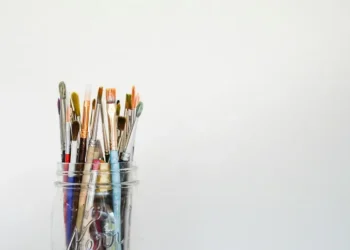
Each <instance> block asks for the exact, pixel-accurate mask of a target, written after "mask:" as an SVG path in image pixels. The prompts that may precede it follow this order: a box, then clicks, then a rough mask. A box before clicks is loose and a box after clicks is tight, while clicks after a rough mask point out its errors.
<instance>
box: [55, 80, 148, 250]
mask: <svg viewBox="0 0 350 250" xmlns="http://www.w3.org/2000/svg"><path fill="white" fill-rule="evenodd" d="M103 95H105V98H103ZM103 99H105V102H104V101H103ZM80 104H81V103H80V99H79V95H78V93H76V92H72V93H71V94H70V93H69V92H67V88H66V85H65V83H64V82H60V83H59V98H58V105H57V106H58V114H59V121H60V138H61V160H62V162H63V168H64V169H63V170H64V171H66V172H67V173H68V174H67V175H64V176H65V177H64V179H63V181H64V182H65V183H68V184H72V185H79V184H88V186H89V187H91V186H94V185H95V184H96V182H98V180H99V177H97V174H96V171H98V170H101V171H102V170H103V171H106V169H102V166H104V167H103V168H105V166H106V165H108V168H107V170H108V171H109V172H110V176H111V178H112V180H111V181H112V183H120V182H121V181H122V180H121V176H120V168H121V167H120V166H121V165H123V164H121V163H127V162H130V163H132V162H133V159H134V149H135V138H136V129H137V123H138V120H139V118H140V116H141V114H142V110H143V103H142V102H141V101H140V97H139V94H138V93H136V90H135V87H134V86H133V87H132V91H131V94H126V97H125V106H124V113H123V115H121V114H122V112H121V107H122V105H121V103H120V101H119V100H117V93H116V89H115V88H107V89H105V90H104V89H103V87H99V88H98V91H97V96H96V99H93V101H92V102H91V85H87V86H86V90H85V96H84V101H83V105H82V108H80V107H81V106H80ZM99 124H100V125H101V127H102V128H99ZM99 132H102V138H98V134H99ZM101 141H103V143H102V142H101ZM102 163H108V164H102ZM100 166H101V169H100ZM123 166H124V165H123ZM95 170H96V171H95ZM89 171H91V174H89V175H75V174H74V173H77V172H81V173H85V172H89ZM95 191H96V189H91V188H80V190H79V192H77V191H76V190H74V191H73V189H68V191H66V192H65V193H64V220H65V230H66V245H67V249H68V250H72V249H74V250H75V249H85V245H84V244H86V242H89V240H90V239H89V238H90V236H89V234H87V233H85V234H84V233H83V231H84V230H85V229H86V227H87V226H88V223H89V214H88V213H89V211H90V208H91V207H92V206H93V204H92V203H93V201H94V197H95V196H96V195H97V194H96V193H95ZM111 193H112V200H113V201H112V204H111V209H112V210H113V213H114V231H115V232H114V235H115V237H116V239H115V243H114V245H113V247H112V248H111V249H116V250H123V249H125V248H123V247H122V246H121V241H122V237H123V235H122V234H123V233H122V228H121V227H122V226H121V224H122V222H121V221H122V216H123V214H121V206H122V203H123V202H124V203H127V202H128V201H123V197H122V193H121V187H120V185H119V187H118V185H116V186H113V188H112V190H111ZM73 239H75V240H73ZM77 239H78V240H77ZM75 241H77V242H78V243H74V242H75ZM74 244H75V246H74ZM80 244H81V245H80ZM91 249H92V248H91ZM101 249H102V248H101ZM108 249H110V248H108Z"/></svg>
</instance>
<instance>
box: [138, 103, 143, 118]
mask: <svg viewBox="0 0 350 250" xmlns="http://www.w3.org/2000/svg"><path fill="white" fill-rule="evenodd" d="M142 110H143V103H142V102H139V104H138V105H137V108H136V117H140V116H141V114H142Z"/></svg>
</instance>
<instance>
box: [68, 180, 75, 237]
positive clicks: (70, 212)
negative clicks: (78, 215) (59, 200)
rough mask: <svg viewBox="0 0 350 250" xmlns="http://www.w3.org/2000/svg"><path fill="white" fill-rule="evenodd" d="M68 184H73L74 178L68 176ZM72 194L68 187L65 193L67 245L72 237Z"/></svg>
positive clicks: (71, 189)
mask: <svg viewBox="0 0 350 250" xmlns="http://www.w3.org/2000/svg"><path fill="white" fill-rule="evenodd" d="M68 183H74V177H69V176H68ZM73 192H74V188H73V187H70V188H68V191H67V202H68V206H67V222H66V227H67V230H66V234H67V235H66V239H67V242H68V243H69V242H70V241H71V237H72V232H73V229H72V227H73V221H72V219H73Z"/></svg>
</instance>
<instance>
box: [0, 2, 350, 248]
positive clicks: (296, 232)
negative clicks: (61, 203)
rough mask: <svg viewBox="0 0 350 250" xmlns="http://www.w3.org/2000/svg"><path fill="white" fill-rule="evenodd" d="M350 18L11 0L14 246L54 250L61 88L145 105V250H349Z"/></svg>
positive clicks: (339, 12)
mask: <svg viewBox="0 0 350 250" xmlns="http://www.w3.org/2000/svg"><path fill="white" fill-rule="evenodd" d="M349 13H350V2H349V1H346V0H320V1H312V0H297V1H295V0H293V1H292V0H289V1H287V0H284V1H275V0H265V1H254V0H249V1H236V0H231V1H230V0H226V1H225V0H222V1H220V0H215V1H214V0H212V1H210V0H203V1H194V0H177V1H160V0H158V1H156V0H149V1H141V0H132V1H128V0H127V1H117V0H114V1H72V0H69V1H68V0H66V1H44V0H42V1H25V0H22V1H19V0H11V1H10V0H5V1H4V0H2V1H0V32H1V33H0V35H1V37H0V100H1V103H0V112H1V113H0V114H1V127H0V128H1V137H0V138H1V142H2V144H1V145H2V146H1V152H2V153H1V162H2V164H1V179H2V181H1V182H0V183H1V184H0V190H1V191H0V193H1V199H2V201H1V210H0V211H1V213H0V221H1V225H2V226H1V234H0V249H2V250H7V249H26V250H48V249H50V212H51V202H52V199H53V197H54V194H55V188H54V185H53V182H54V180H55V168H56V162H57V161H58V160H59V156H60V140H59V125H58V124H59V121H58V115H57V109H56V102H57V97H58V83H59V81H62V80H64V81H65V82H66V84H67V87H68V90H69V91H78V92H79V93H80V94H81V99H82V98H83V97H82V95H83V92H84V88H85V84H93V86H94V90H97V87H98V86H99V85H103V86H105V87H116V88H117V95H118V98H120V99H121V100H122V101H123V100H124V96H125V93H126V91H128V92H130V89H131V86H132V85H133V84H134V85H136V87H137V89H138V91H139V92H140V94H141V99H142V100H143V101H144V104H145V107H144V113H143V114H142V117H141V120H140V123H139V127H138V135H137V145H136V160H137V163H138V164H139V166H140V169H139V179H140V180H141V185H140V186H139V190H138V194H137V199H136V203H135V206H134V212H135V214H134V215H135V216H134V218H133V237H134V238H133V240H134V241H133V243H132V246H133V249H132V250H179V249H181V250H194V249H196V250H213V249H222V250H234V249H237V250H257V249H266V250H295V249H298V250H310V249H317V250H348V249H350V240H349V233H350V216H349V213H350V195H349V189H350V167H349V163H350V154H349V151H350V120H349V116H350V70H349V67H350V49H349V44H350V28H349V27H350V16H349ZM94 95H96V91H94Z"/></svg>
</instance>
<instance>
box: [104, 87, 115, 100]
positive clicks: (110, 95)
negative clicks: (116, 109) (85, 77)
mask: <svg viewBox="0 0 350 250" xmlns="http://www.w3.org/2000/svg"><path fill="white" fill-rule="evenodd" d="M115 99H116V90H115V89H114V88H112V89H106V101H107V103H108V104H111V103H115Z"/></svg>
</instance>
